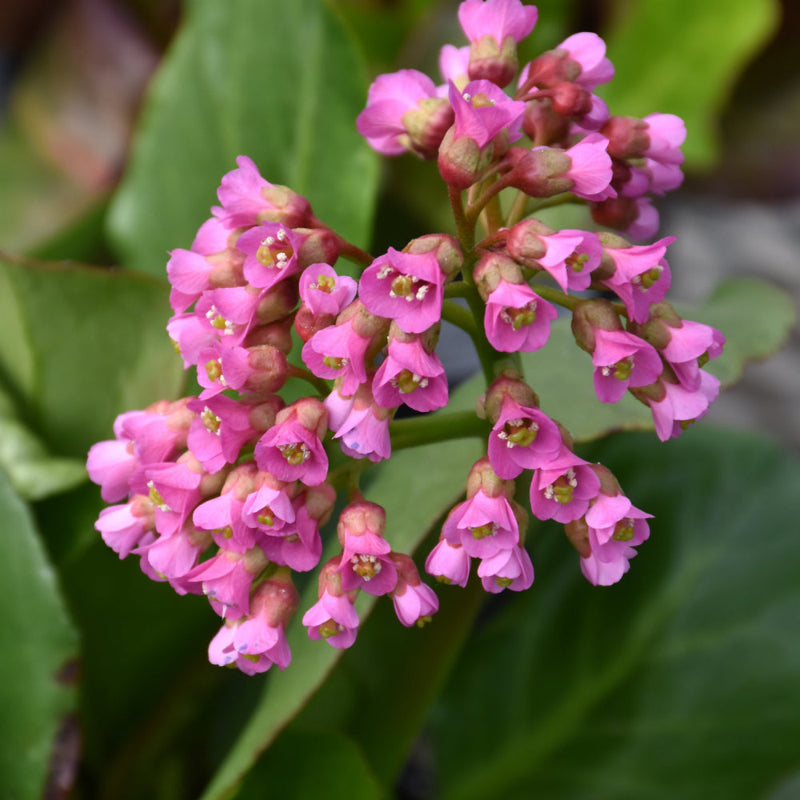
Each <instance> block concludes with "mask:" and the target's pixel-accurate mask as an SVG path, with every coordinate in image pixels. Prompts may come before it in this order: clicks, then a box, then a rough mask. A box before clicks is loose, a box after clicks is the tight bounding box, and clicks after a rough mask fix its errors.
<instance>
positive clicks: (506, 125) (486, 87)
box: [449, 80, 525, 149]
mask: <svg viewBox="0 0 800 800" xmlns="http://www.w3.org/2000/svg"><path fill="white" fill-rule="evenodd" d="M449 97H450V103H451V105H452V106H453V110H454V112H455V125H454V129H453V138H454V140H455V141H458V140H459V139H463V138H467V139H472V141H474V142H475V144H476V145H477V146H478V148H480V149H483V148H484V147H486V145H487V144H489V142H491V141H492V140H493V139H494V138H495V137H496V136H498V135H499V134H500V133H501V132H503V131H506V132H507V133H508V140H507V141H508V143H511V142H516V141H517V140H518V139H521V138H522V132H521V130H520V127H521V125H522V115H523V113H524V112H525V103H521V102H519V101H517V100H512V99H511V98H509V96H508V95H507V94H506V93H505V92H503V90H502V89H500V88H498V87H497V86H495V85H494V84H493V83H491V82H490V81H486V80H477V81H471V82H470V83H468V84H467V85H466V86H465V87H464V89H463V90H462V91H459V90H458V89H457V88H456V86H455V84H452V83H451V84H450V93H449Z"/></svg>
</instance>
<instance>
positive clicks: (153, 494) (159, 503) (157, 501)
mask: <svg viewBox="0 0 800 800" xmlns="http://www.w3.org/2000/svg"><path fill="white" fill-rule="evenodd" d="M147 488H148V490H149V491H148V493H147V497H148V499H149V500H150V502H151V503H152V504H153V505H154V506H155V507H156V508H158V509H160V510H161V511H172V509H171V508H170V507H169V506H168V505H167V504H166V503H165V502H164V498H163V497H162V496H161V493H160V492H159V491H158V489H156V486H155V484H154V483H153V481H147Z"/></svg>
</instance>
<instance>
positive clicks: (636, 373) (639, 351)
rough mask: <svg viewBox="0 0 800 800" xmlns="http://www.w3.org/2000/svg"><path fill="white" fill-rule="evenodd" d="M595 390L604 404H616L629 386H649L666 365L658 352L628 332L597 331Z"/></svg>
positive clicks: (594, 357) (594, 356)
mask: <svg viewBox="0 0 800 800" xmlns="http://www.w3.org/2000/svg"><path fill="white" fill-rule="evenodd" d="M594 338H595V349H594V352H593V353H592V364H594V367H595V370H594V389H595V392H596V393H597V396H598V398H600V401H601V402H603V403H616V402H617V401H618V400H619V399H620V398H621V397H622V396H623V395H624V394H625V392H626V391H627V389H628V387H629V386H649V385H650V384H651V383H653V382H654V381H655V380H656V378H658V376H659V375H660V374H661V371H662V369H663V365H662V363H661V359H660V358H659V355H658V353H657V352H656V349H655V348H654V347H653V346H652V345H651V344H648V343H647V342H646V341H644V339H640V338H639V337H638V336H634V334H632V333H627V332H626V331H607V330H603V329H602V328H596V329H595V331H594Z"/></svg>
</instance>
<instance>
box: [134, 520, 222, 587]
mask: <svg viewBox="0 0 800 800" xmlns="http://www.w3.org/2000/svg"><path fill="white" fill-rule="evenodd" d="M210 544H211V537H210V536H209V535H208V533H207V532H206V531H199V530H197V529H196V528H195V527H194V525H192V524H191V522H189V521H187V522H186V523H184V525H183V527H182V528H181V529H180V530H178V531H175V532H174V533H172V534H170V535H168V536H159V538H158V539H156V540H155V541H154V542H151V543H150V544H148V545H146V546H145V547H142V548H141V553H142V560H143V561H147V563H148V564H149V565H150V567H151V568H152V569H153V570H154V571H155V572H156V573H157V574H158V575H161V576H163V577H164V578H166V579H167V580H169V581H173V580H175V579H177V578H183V577H184V576H185V575H187V574H188V573H189V572H190V571H191V570H192V569H194V567H195V566H197V562H198V560H199V559H200V556H201V555H202V554H203V552H204V551H205V550H206V548H207V547H208V546H209V545H210ZM174 587H175V588H176V591H178V593H179V594H181V593H183V589H182V588H181V587H180V586H179V584H177V583H176V584H174Z"/></svg>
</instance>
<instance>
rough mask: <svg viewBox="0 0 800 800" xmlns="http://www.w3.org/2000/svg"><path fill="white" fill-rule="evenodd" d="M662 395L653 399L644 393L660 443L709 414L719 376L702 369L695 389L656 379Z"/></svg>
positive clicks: (717, 388)
mask: <svg viewBox="0 0 800 800" xmlns="http://www.w3.org/2000/svg"><path fill="white" fill-rule="evenodd" d="M655 386H659V387H660V389H661V392H663V394H662V396H661V397H660V398H659V399H654V398H652V397H649V396H648V395H645V397H646V402H647V403H648V404H649V406H650V411H651V412H652V413H653V422H654V423H655V427H656V434H657V435H658V438H659V439H661V441H662V442H665V441H666V440H667V439H674V438H675V437H677V436H680V434H681V433H683V431H684V430H685V429H686V428H687V427H689V425H690V424H691V423H693V422H695V421H696V420H698V419H700V417H702V416H705V414H706V413H708V409H709V407H710V406H711V404H712V403H713V402H714V401H715V400H716V399H717V395H718V394H719V379H717V378H715V377H714V376H713V375H711V374H710V373H708V372H706V371H705V370H700V383H699V385H698V387H697V389H694V390H691V389H686V388H684V387H683V386H681V384H679V383H672V382H670V381H667V380H664V379H663V378H661V379H659V382H658V383H657V384H655Z"/></svg>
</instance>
